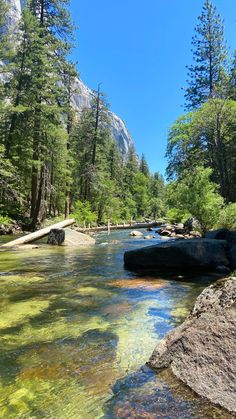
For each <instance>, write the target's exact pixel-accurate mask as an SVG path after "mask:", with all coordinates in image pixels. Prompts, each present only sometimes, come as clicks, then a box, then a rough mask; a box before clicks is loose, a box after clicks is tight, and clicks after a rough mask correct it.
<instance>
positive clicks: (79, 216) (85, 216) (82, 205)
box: [72, 201, 97, 225]
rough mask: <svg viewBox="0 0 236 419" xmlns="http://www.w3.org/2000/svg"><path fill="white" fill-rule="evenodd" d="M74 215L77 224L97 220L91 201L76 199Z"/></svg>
mask: <svg viewBox="0 0 236 419" xmlns="http://www.w3.org/2000/svg"><path fill="white" fill-rule="evenodd" d="M74 207H75V210H74V213H73V214H72V216H73V217H74V219H75V221H76V223H77V224H79V225H82V224H84V223H85V224H90V223H93V222H94V221H96V220H97V214H96V213H95V212H93V211H92V210H91V205H90V202H88V201H85V202H82V201H76V203H75V206H74Z"/></svg>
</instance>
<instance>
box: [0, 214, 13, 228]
mask: <svg viewBox="0 0 236 419" xmlns="http://www.w3.org/2000/svg"><path fill="white" fill-rule="evenodd" d="M12 223H13V221H12V219H11V218H10V217H8V216H7V215H1V214H0V225H4V226H10V225H11V224H12Z"/></svg>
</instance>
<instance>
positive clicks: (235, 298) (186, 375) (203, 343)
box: [148, 277, 236, 413]
mask: <svg viewBox="0 0 236 419" xmlns="http://www.w3.org/2000/svg"><path fill="white" fill-rule="evenodd" d="M235 347H236V277H230V278H226V279H223V280H222V279H221V280H218V281H217V282H216V283H215V284H213V285H211V286H209V287H207V288H205V290H204V291H203V292H202V293H201V294H200V296H199V297H198V298H197V300H196V303H195V305H194V308H193V309H192V311H191V313H190V315H189V316H188V317H187V319H186V320H185V321H184V323H182V324H181V325H180V326H179V327H177V328H176V329H174V330H173V331H171V332H170V333H168V334H167V336H166V337H165V338H164V339H163V340H162V341H161V342H160V344H159V345H158V346H157V347H156V349H155V350H154V352H153V354H152V356H151V358H150V360H149V362H148V365H149V366H151V367H152V368H154V369H163V368H171V370H172V372H173V373H174V375H175V376H176V377H177V378H178V379H180V380H181V381H183V382H184V383H185V384H186V385H188V386H189V387H190V388H191V389H192V390H194V391H195V392H196V393H197V394H199V395H200V396H202V397H205V398H207V399H208V400H210V401H211V402H212V403H215V404H217V405H219V406H221V407H223V408H225V409H227V410H228V411H230V412H232V413H236V397H235V396H236V381H235V377H236V358H235Z"/></svg>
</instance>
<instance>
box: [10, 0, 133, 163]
mask: <svg viewBox="0 0 236 419" xmlns="http://www.w3.org/2000/svg"><path fill="white" fill-rule="evenodd" d="M7 2H8V3H9V6H10V10H9V13H8V17H7V21H6V26H7V27H6V30H9V29H10V30H15V28H16V26H17V22H18V21H19V18H20V14H21V10H22V7H23V6H24V0H7ZM73 90H74V94H73V98H72V104H73V105H74V108H75V110H76V111H77V112H78V114H80V113H81V111H82V110H83V109H84V108H89V107H90V106H91V102H92V100H93V98H94V92H93V91H92V90H91V89H90V88H89V87H87V86H86V85H85V84H84V83H83V82H82V80H81V79H79V78H77V79H76V80H75V83H74V87H73ZM109 116H110V121H111V122H110V127H111V132H112V135H113V138H114V139H115V140H116V142H117V144H118V146H119V149H120V151H121V153H122V154H124V155H127V152H128V150H129V148H130V146H131V145H133V144H134V143H133V140H132V137H131V135H130V134H129V132H128V129H127V127H126V125H125V123H124V121H123V120H122V119H121V118H120V117H119V116H117V115H116V114H115V113H113V112H111V111H109Z"/></svg>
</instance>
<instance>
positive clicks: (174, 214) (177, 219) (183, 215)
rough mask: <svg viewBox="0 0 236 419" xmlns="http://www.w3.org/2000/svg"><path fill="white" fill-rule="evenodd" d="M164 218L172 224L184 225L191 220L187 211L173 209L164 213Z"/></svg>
mask: <svg viewBox="0 0 236 419" xmlns="http://www.w3.org/2000/svg"><path fill="white" fill-rule="evenodd" d="M165 217H166V218H167V219H168V220H170V221H171V222H172V223H185V221H187V220H188V219H189V218H191V214H190V212H188V211H185V210H182V209H179V208H175V207H173V208H170V209H168V210H167V211H166V213H165Z"/></svg>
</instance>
